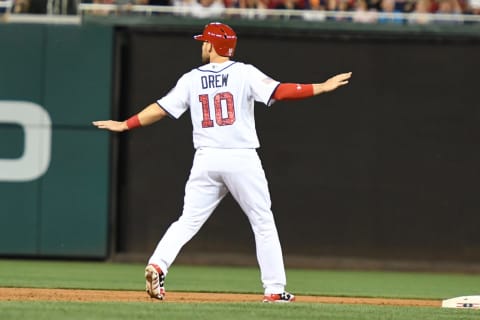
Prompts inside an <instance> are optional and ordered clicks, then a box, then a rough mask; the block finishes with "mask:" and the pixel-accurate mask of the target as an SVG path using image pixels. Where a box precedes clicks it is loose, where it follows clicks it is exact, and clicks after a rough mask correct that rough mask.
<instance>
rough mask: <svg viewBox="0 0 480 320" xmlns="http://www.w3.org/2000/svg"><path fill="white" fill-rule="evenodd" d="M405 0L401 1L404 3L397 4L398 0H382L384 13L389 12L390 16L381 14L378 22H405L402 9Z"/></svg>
mask: <svg viewBox="0 0 480 320" xmlns="http://www.w3.org/2000/svg"><path fill="white" fill-rule="evenodd" d="M403 3H404V2H403V1H402V2H401V4H402V5H397V1H395V0H382V3H381V8H382V11H381V12H382V13H386V14H389V16H381V17H379V18H378V23H396V24H403V23H404V22H405V21H404V18H403V17H402V15H401V14H402V9H403Z"/></svg>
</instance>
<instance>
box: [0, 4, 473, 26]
mask: <svg viewBox="0 0 480 320" xmlns="http://www.w3.org/2000/svg"><path fill="white" fill-rule="evenodd" d="M2 1H3V2H4V3H7V2H8V3H10V4H11V7H10V12H11V13H30V14H49V13H51V14H78V13H79V10H78V7H79V5H80V4H109V5H117V6H122V7H123V8H125V7H128V6H133V5H141V6H163V7H165V8H166V7H177V8H178V7H181V8H183V9H185V10H188V12H189V15H190V16H193V17H197V18H212V17H219V16H221V15H222V14H223V13H224V11H225V10H226V9H228V8H244V9H260V10H249V13H248V14H244V15H243V16H242V17H243V18H251V19H262V18H265V17H267V16H268V15H267V14H265V13H262V12H263V11H264V10H263V11H262V10H261V9H277V10H285V9H288V10H298V11H299V15H295V16H296V17H298V16H300V17H302V18H303V19H304V20H318V21H322V20H342V21H352V22H357V23H398V24H405V23H417V24H418V23H430V22H435V23H462V22H463V21H462V19H461V18H458V19H452V18H451V17H448V18H447V17H445V19H441V18H440V19H439V18H436V19H432V17H431V14H436V15H441V16H446V15H459V17H460V16H461V15H480V0H10V1H8V0H0V4H1V3H2ZM0 10H3V11H4V12H5V10H7V9H6V8H0ZM332 12H333V13H335V12H337V13H339V12H346V13H348V14H347V15H344V16H342V15H339V14H337V15H331V14H327V13H332ZM89 13H93V14H111V13H112V11H111V10H102V9H98V10H92V11H89ZM410 13H414V14H412V15H409V14H410ZM410 16H411V17H410Z"/></svg>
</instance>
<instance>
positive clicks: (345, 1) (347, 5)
mask: <svg viewBox="0 0 480 320" xmlns="http://www.w3.org/2000/svg"><path fill="white" fill-rule="evenodd" d="M350 1H351V0H327V10H328V11H339V12H347V11H350V10H351V9H352V8H353V7H354V4H353V3H352V2H350ZM328 19H329V20H330V19H332V18H328ZM333 19H334V20H336V21H350V20H351V19H350V17H349V16H348V15H341V14H339V15H337V16H336V17H335V18H333Z"/></svg>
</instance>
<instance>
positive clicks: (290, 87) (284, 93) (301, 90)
mask: <svg viewBox="0 0 480 320" xmlns="http://www.w3.org/2000/svg"><path fill="white" fill-rule="evenodd" d="M351 76H352V73H351V72H346V73H341V74H337V75H336V76H333V77H331V78H330V79H327V81H325V82H322V83H310V84H299V83H281V84H280V85H279V86H278V87H277V89H276V90H275V92H274V93H273V98H274V99H275V100H296V99H305V98H308V97H312V96H316V95H318V94H321V93H325V92H329V91H333V90H335V89H337V88H338V87H341V86H344V85H346V84H347V83H348V80H349V79H350V77H351Z"/></svg>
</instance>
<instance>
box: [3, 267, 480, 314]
mask: <svg viewBox="0 0 480 320" xmlns="http://www.w3.org/2000/svg"><path fill="white" fill-rule="evenodd" d="M143 269H144V265H143V264H123V263H103V262H62V261H37V260H0V287H35V288H75V289H104V290H138V291H143V290H144V278H143ZM287 277H288V280H289V284H288V289H289V290H291V291H292V292H294V293H296V294H298V295H307V294H311V295H335V296H359V297H387V298H417V299H445V298H450V297H454V296H461V295H478V294H480V275H475V274H470V275H467V274H439V273H434V274H429V273H403V272H370V271H368V272H362V271H325V270H299V269H292V270H287ZM167 289H168V290H169V291H199V292H238V293H257V294H259V295H261V293H262V288H261V284H260V274H259V271H258V269H257V268H230V267H200V266H195V267H191V266H182V265H175V266H173V267H172V268H171V270H170V273H169V274H168V277H167ZM28 317H32V318H35V319H37V320H41V319H49V320H60V319H93V320H96V319H99V320H100V319H120V320H122V319H154V318H157V317H160V318H164V319H196V320H197V319H209V320H225V319H228V320H236V319H249V320H250V319H282V320H283V319H327V320H330V319H333V320H335V319H346V320H362V319H365V320H367V319H368V320H376V319H382V320H383V319H391V320H403V319H405V320H407V319H408V320H415V319H419V320H420V319H421V320H425V319H432V320H433V319H435V320H442V319H445V320H447V319H448V320H456V319H480V310H452V309H442V308H434V307H418V308H415V307H392V306H372V305H339V304H313V303H312V304H306V303H294V304H288V305H278V304H276V305H270V304H262V303H185V304H184V303H173V302H168V301H167V302H159V301H156V302H145V303H141V302H136V303H113V302H96V303H93V302H51V301H49V302H41V301H37V302H26V301H24V302H14V301H0V319H2V320H3V319H25V318H28Z"/></svg>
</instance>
